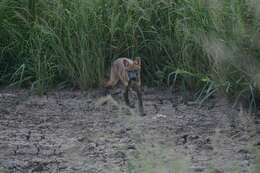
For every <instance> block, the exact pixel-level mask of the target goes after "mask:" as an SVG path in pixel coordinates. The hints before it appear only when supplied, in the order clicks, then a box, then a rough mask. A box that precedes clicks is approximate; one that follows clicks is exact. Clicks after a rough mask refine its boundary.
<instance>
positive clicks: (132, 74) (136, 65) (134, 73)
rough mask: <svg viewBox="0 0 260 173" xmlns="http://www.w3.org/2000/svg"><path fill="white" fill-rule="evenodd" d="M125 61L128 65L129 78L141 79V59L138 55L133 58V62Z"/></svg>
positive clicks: (126, 65)
mask: <svg viewBox="0 0 260 173" xmlns="http://www.w3.org/2000/svg"><path fill="white" fill-rule="evenodd" d="M123 63H124V66H125V67H126V71H127V75H128V79H129V80H132V81H138V80H139V79H140V71H141V59H140V58H139V57H137V58H135V60H133V63H130V62H129V61H128V60H124V61H123Z"/></svg>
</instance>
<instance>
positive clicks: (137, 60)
mask: <svg viewBox="0 0 260 173" xmlns="http://www.w3.org/2000/svg"><path fill="white" fill-rule="evenodd" d="M134 63H135V64H136V65H141V58H140V57H136V58H135V60H134Z"/></svg>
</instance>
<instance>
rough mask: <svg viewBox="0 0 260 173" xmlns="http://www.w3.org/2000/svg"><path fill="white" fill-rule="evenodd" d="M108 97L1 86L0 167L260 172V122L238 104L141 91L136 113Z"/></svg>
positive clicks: (19, 171)
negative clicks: (140, 113) (140, 104)
mask: <svg viewBox="0 0 260 173" xmlns="http://www.w3.org/2000/svg"><path fill="white" fill-rule="evenodd" d="M112 96H113V98H114V99H113V98H112V97H109V96H107V97H102V92H101V91H100V90H93V91H88V92H84V93H82V92H80V91H55V92H50V93H48V95H45V96H42V97H39V96H36V95H29V94H28V92H27V91H21V90H19V91H7V90H2V91H0V133H1V135H0V172H1V173H9V172H15V173H30V172H43V173H45V172H46V173H47V172H51V173H56V172H59V173H126V172H129V173H139V172H140V173H176V172H177V173H178V172H179V173H184V172H187V173H193V172H194V173H195V172H198V173H209V172H211V173H224V172H225V173H226V172H227V173H229V172H230V173H233V172H234V173H240V172H245V173H251V172H252V173H258V171H259V172H260V169H259V168H257V166H258V165H259V164H260V162H259V161H260V155H259V148H260V140H259V138H258V137H259V134H260V133H259V130H258V129H257V128H258V127H259V126H260V121H259V120H257V118H255V117H256V116H252V115H250V114H248V113H246V110H245V109H243V108H242V107H238V108H231V104H229V103H228V102H227V101H226V100H225V99H223V98H212V99H210V100H209V101H207V103H205V105H203V106H199V105H198V104H196V103H195V102H191V101H188V102H186V103H183V100H182V97H181V96H179V95H178V94H172V93H171V92H169V91H167V90H158V89H147V90H146V91H145V93H144V105H145V111H146V114H147V115H146V116H145V117H140V116H138V115H137V114H136V110H135V109H129V108H127V107H125V106H124V104H123V100H122V93H120V92H117V91H114V92H113V91H112ZM132 99H134V100H136V98H135V97H134V96H133V95H132ZM257 134H258V135H257ZM257 153H258V154H257ZM257 161H258V164H257V163H256V162H257ZM255 168H257V169H258V170H256V169H255Z"/></svg>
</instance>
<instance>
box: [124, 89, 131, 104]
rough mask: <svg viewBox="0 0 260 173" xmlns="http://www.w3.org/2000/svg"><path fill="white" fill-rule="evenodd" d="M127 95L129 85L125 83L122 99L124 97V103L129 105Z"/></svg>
mask: <svg viewBox="0 0 260 173" xmlns="http://www.w3.org/2000/svg"><path fill="white" fill-rule="evenodd" d="M128 95H129V85H127V86H126V87H125V92H124V99H125V103H126V105H127V106H129V105H130V102H129V97H128Z"/></svg>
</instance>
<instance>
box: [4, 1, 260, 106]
mask: <svg viewBox="0 0 260 173" xmlns="http://www.w3.org/2000/svg"><path fill="white" fill-rule="evenodd" d="M259 9H260V3H257V1H256V0H228V1H224V0H221V1H214V0H210V1H208V0H198V1H193V0H175V1H170V0H159V1H158V0H142V1H141V0H130V1H123V0H113V1H105V0H95V1H91V0H88V1H86V0H46V1H39V0H27V1H21V0H2V1H1V2H0V23H1V25H0V40H1V41H0V52H1V54H0V83H1V84H2V85H15V86H22V87H24V86H25V87H31V86H32V87H33V88H34V89H36V90H37V91H38V92H43V91H45V90H46V89H49V88H51V87H54V86H57V85H66V86H67V85H72V86H78V87H80V88H82V89H86V88H90V87H97V86H99V85H100V84H101V83H102V82H103V80H104V76H105V74H106V73H107V72H108V70H109V65H110V63H111V60H113V59H115V58H117V57H120V56H128V57H134V56H140V57H142V58H143V63H144V70H143V73H144V82H145V83H146V84H147V85H153V86H159V85H160V86H161V85H162V84H164V85H170V86H171V85H173V84H175V83H177V84H178V86H181V87H182V88H184V89H187V88H197V89H199V90H198V91H199V92H198V93H197V98H199V99H200V100H203V99H205V98H207V97H209V96H210V95H211V94H212V93H214V92H216V91H220V92H222V93H224V94H227V95H229V96H231V97H237V96H241V97H244V98H246V99H247V100H248V101H249V103H250V105H254V99H253V98H255V97H256V95H257V90H258V88H259V82H260V81H259V72H258V69H259V68H258V66H259V62H258V61H259V60H258V59H259V58H260V49H259V47H260V42H259V37H260V36H259V24H260V18H259V14H258V13H259Z"/></svg>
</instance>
